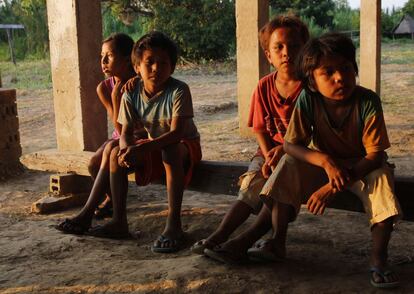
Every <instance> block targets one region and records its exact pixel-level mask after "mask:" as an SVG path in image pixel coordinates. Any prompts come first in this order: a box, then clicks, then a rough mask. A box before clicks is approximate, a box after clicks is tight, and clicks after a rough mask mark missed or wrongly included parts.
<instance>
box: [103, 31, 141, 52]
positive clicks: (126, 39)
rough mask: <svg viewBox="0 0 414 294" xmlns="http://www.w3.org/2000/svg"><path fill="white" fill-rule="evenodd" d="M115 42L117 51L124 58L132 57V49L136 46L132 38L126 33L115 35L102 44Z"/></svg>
mask: <svg viewBox="0 0 414 294" xmlns="http://www.w3.org/2000/svg"><path fill="white" fill-rule="evenodd" d="M111 41H112V42H114V45H115V50H116V51H117V52H118V53H119V54H121V55H122V56H130V55H131V52H132V47H133V46H134V40H132V38H131V37H130V36H128V35H127V34H124V33H114V34H111V35H110V36H109V37H108V38H106V39H105V40H103V41H102V44H104V43H107V42H111Z"/></svg>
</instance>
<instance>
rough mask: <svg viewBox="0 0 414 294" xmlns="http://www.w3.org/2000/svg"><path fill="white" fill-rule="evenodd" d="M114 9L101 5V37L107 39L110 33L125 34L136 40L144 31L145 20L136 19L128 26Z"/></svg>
mask: <svg viewBox="0 0 414 294" xmlns="http://www.w3.org/2000/svg"><path fill="white" fill-rule="evenodd" d="M116 11H117V10H116V9H112V7H110V6H108V5H105V4H104V5H102V35H103V38H106V37H108V36H109V35H110V34H112V33H125V34H128V35H130V36H131V38H133V39H134V40H137V39H138V38H139V37H140V36H142V35H143V33H144V32H145V31H146V19H144V18H136V19H134V21H133V22H132V23H131V24H130V25H126V24H125V23H123V22H122V21H121V20H120V18H119V16H118V14H116Z"/></svg>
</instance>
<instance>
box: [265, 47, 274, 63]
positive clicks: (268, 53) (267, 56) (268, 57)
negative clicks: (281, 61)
mask: <svg viewBox="0 0 414 294" xmlns="http://www.w3.org/2000/svg"><path fill="white" fill-rule="evenodd" d="M264 54H265V55H266V58H267V61H268V62H269V63H270V64H272V59H271V58H270V51H269V50H265V51H264Z"/></svg>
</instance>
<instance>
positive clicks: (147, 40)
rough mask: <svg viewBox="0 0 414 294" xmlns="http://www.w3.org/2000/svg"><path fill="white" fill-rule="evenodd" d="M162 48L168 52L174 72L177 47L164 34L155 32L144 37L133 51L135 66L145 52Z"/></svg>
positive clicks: (132, 56) (132, 57)
mask: <svg viewBox="0 0 414 294" xmlns="http://www.w3.org/2000/svg"><path fill="white" fill-rule="evenodd" d="M154 48H160V49H163V50H165V51H167V53H168V56H169V57H170V62H171V67H172V70H174V69H175V65H176V64H177V59H178V48H177V45H176V44H175V43H174V41H173V40H171V39H170V38H169V37H168V36H167V35H165V34H164V33H161V32H158V31H153V32H150V33H148V34H145V35H144V36H142V37H141V38H140V39H139V40H138V41H137V42H136V43H135V45H134V48H133V49H132V54H131V59H132V63H133V64H134V66H136V65H138V64H139V63H140V61H141V59H142V55H143V54H144V51H145V50H151V49H154Z"/></svg>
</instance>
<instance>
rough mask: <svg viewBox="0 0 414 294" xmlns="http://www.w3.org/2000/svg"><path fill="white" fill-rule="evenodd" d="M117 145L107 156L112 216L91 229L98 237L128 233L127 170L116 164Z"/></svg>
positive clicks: (113, 236)
mask: <svg viewBox="0 0 414 294" xmlns="http://www.w3.org/2000/svg"><path fill="white" fill-rule="evenodd" d="M118 152H119V147H118V146H117V147H115V148H113V149H112V151H111V154H110V156H109V175H108V178H109V183H110V190H111V195H112V206H113V216H112V219H111V220H110V221H109V222H107V223H106V224H104V225H102V226H98V227H96V228H93V229H92V230H91V234H92V235H95V236H100V237H112V238H118V237H119V238H121V237H126V236H127V234H128V221H127V215H126V196H127V193H128V170H127V169H126V168H123V167H121V166H119V164H118Z"/></svg>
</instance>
